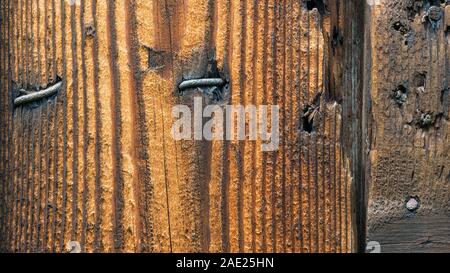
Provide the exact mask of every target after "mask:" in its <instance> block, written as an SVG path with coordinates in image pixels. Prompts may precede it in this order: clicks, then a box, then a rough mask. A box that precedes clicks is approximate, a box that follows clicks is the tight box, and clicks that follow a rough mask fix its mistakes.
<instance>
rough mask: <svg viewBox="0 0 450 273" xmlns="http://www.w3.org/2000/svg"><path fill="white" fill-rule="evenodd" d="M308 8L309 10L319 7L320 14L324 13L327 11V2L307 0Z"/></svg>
mask: <svg viewBox="0 0 450 273" xmlns="http://www.w3.org/2000/svg"><path fill="white" fill-rule="evenodd" d="M306 8H307V9H308V10H309V11H312V10H313V9H317V10H318V11H319V13H320V15H324V14H325V11H326V4H325V3H324V2H323V0H307V1H306Z"/></svg>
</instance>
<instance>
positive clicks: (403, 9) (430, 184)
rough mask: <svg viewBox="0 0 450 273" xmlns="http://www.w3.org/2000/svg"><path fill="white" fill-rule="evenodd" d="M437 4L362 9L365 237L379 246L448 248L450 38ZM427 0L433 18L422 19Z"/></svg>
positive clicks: (400, 3)
mask: <svg viewBox="0 0 450 273" xmlns="http://www.w3.org/2000/svg"><path fill="white" fill-rule="evenodd" d="M441 2H443V1H395V2H394V1H381V3H380V5H374V6H371V7H370V8H369V9H368V11H367V12H368V14H369V15H370V16H368V17H367V18H366V19H367V20H368V21H367V23H366V26H368V28H369V30H368V31H367V33H369V35H368V36H367V41H368V48H369V50H368V51H367V54H368V56H367V59H371V60H372V64H371V68H370V71H369V72H368V77H369V78H370V82H368V83H367V85H368V86H370V88H369V89H370V91H369V92H370V93H368V94H369V96H370V101H371V104H370V108H369V110H370V114H369V117H368V124H369V125H368V128H369V132H370V134H369V143H370V148H369V149H368V151H369V152H368V162H369V163H370V164H369V166H368V170H369V172H368V173H367V175H368V177H369V178H368V179H367V181H369V183H368V190H369V194H368V216H367V240H369V241H371V240H375V241H379V243H380V244H381V248H382V249H381V251H382V252H419V251H424V252H442V251H448V250H449V248H448V243H449V241H450V237H449V236H448V232H447V231H446V227H447V226H448V217H449V200H450V199H449V198H450V195H449V193H450V191H449V181H450V180H449V179H450V169H449V166H448V162H449V155H450V153H449V148H450V146H449V143H450V142H449V133H448V132H449V125H450V123H449V115H448V111H449V102H450V101H449V96H448V94H449V76H450V68H449V60H450V59H449V57H450V55H449V51H448V47H449V45H450V36H449V33H448V30H447V29H446V27H445V24H444V22H445V19H444V17H443V16H444V14H443V10H444V8H443V7H444V6H445V3H441ZM444 2H445V1H444ZM431 5H433V6H435V7H440V8H441V15H442V17H441V19H440V20H439V22H436V21H430V20H429V19H428V18H424V15H425V13H426V12H427V10H428V9H429V7H430V6H431ZM441 6H442V7H441ZM423 19H425V20H423ZM398 90H400V91H398ZM399 92H400V93H399ZM397 94H404V97H403V99H400V100H399V97H398V96H397ZM427 115H428V116H427ZM428 118H429V121H426V119H428ZM411 197H414V198H417V199H418V200H419V207H418V209H417V210H415V211H413V212H411V211H409V210H408V209H407V207H406V203H407V201H408V200H409V199H410V198H411Z"/></svg>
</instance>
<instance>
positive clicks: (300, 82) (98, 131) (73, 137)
mask: <svg viewBox="0 0 450 273" xmlns="http://www.w3.org/2000/svg"><path fill="white" fill-rule="evenodd" d="M70 2H71V1H66V0H7V1H1V7H0V10H1V19H2V20H1V32H0V37H1V84H0V86H1V103H0V105H1V109H0V113H1V128H2V131H1V135H0V140H1V160H0V171H1V187H0V193H1V194H0V197H1V204H0V208H1V210H0V213H1V221H0V223H1V232H0V234H1V240H0V242H1V248H2V250H4V251H11V252H64V251H67V250H66V245H67V243H68V242H69V241H78V242H80V245H81V248H82V251H83V252H351V251H355V250H356V249H357V247H356V242H357V240H356V236H357V233H358V231H357V229H356V225H355V223H356V220H355V217H354V214H352V211H354V209H355V207H356V206H359V204H357V203H356V202H354V200H353V197H352V195H351V192H352V190H353V191H354V190H357V189H358V187H360V186H358V185H361V183H360V181H361V179H362V178H363V175H362V165H360V163H358V162H360V159H361V155H362V154H361V150H362V141H360V140H359V139H361V133H358V129H359V128H360V127H361V126H362V123H361V120H362V119H361V118H362V111H361V110H362V92H361V90H362V85H361V80H362V74H361V72H362V69H361V67H362V66H361V65H362V61H361V60H362V49H363V47H362V45H361V43H362V41H363V39H362V38H363V36H362V35H363V30H364V29H362V31H361V28H362V26H363V25H362V24H361V22H362V20H363V16H362V14H363V13H361V12H360V11H361V10H362V7H363V6H362V5H360V4H358V2H359V1H356V0H355V1H353V0H352V1H337V0H336V1H325V2H327V9H326V10H325V9H322V8H320V6H317V7H314V6H311V3H307V2H309V1H291V0H286V1H275V0H263V1H256V0H246V1H235V0H217V1H212V0H188V1H175V0H152V1H139V0H124V1H112V0H111V1H97V0H80V1H75V4H74V5H70ZM313 2H314V1H313ZM317 2H322V1H317ZM354 67H357V68H356V69H354ZM211 76H220V77H222V78H223V79H227V80H229V82H230V90H231V95H230V97H229V98H228V99H227V100H226V101H224V105H225V104H231V105H238V104H241V105H244V106H245V105H250V104H253V105H256V106H259V105H270V104H274V105H278V106H280V109H281V110H280V133H281V136H280V147H279V150H278V151H275V152H262V151H261V150H260V149H259V147H260V145H261V141H260V140H258V141H249V140H245V141H194V140H192V141H175V140H174V139H173V138H172V137H171V135H170V131H171V127H172V123H173V121H174V118H173V117H172V115H171V110H172V107H173V106H174V105H177V104H185V105H188V106H189V107H192V105H193V97H192V96H191V95H184V96H180V95H179V94H178V89H177V86H178V85H179V83H180V82H181V81H182V80H183V79H195V78H201V77H211ZM58 78H61V79H62V82H63V85H62V90H61V91H60V92H59V93H58V95H57V96H54V97H52V98H50V99H48V100H45V101H42V102H40V103H38V104H35V105H26V106H21V107H17V108H14V107H13V105H12V99H13V98H14V96H15V93H14V92H15V91H14V90H16V89H17V87H22V88H25V87H26V88H27V89H33V88H39V87H43V86H44V85H48V84H50V83H52V82H55V81H56V80H58ZM436 84H437V83H436ZM312 105H314V106H316V107H317V109H318V114H317V115H316V117H315V118H314V122H313V124H312V131H311V129H310V128H307V127H308V126H306V125H305V122H304V120H305V119H304V117H303V113H304V110H305V109H306V108H307V107H308V106H312ZM358 183H359V184H358ZM355 188H356V189H355Z"/></svg>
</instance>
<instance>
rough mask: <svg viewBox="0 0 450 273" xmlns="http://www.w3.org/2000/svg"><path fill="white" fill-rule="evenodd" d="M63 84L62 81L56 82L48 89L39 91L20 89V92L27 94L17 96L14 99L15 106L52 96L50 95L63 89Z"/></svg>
mask: <svg viewBox="0 0 450 273" xmlns="http://www.w3.org/2000/svg"><path fill="white" fill-rule="evenodd" d="M61 86H62V82H61V81H60V82H58V83H56V84H55V85H52V86H50V87H49V88H47V89H44V90H40V91H37V92H31V91H27V90H23V89H22V90H21V91H20V93H21V94H25V95H23V96H19V97H18V98H16V99H15V100H14V106H19V105H22V104H27V103H31V102H35V101H38V100H41V99H44V98H47V97H50V96H52V95H54V94H56V93H58V91H59V90H60V89H61Z"/></svg>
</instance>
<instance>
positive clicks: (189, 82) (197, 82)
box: [178, 78, 225, 91]
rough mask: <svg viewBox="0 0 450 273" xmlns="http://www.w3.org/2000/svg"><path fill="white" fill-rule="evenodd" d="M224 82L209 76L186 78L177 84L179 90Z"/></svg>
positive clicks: (217, 84) (218, 84)
mask: <svg viewBox="0 0 450 273" xmlns="http://www.w3.org/2000/svg"><path fill="white" fill-rule="evenodd" d="M224 84H225V81H224V80H223V79H221V78H209V79H194V80H186V81H183V82H182V83H180V85H179V86H178V87H179V88H180V90H181V91H183V90H186V89H190V88H197V87H213V86H222V85H224Z"/></svg>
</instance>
